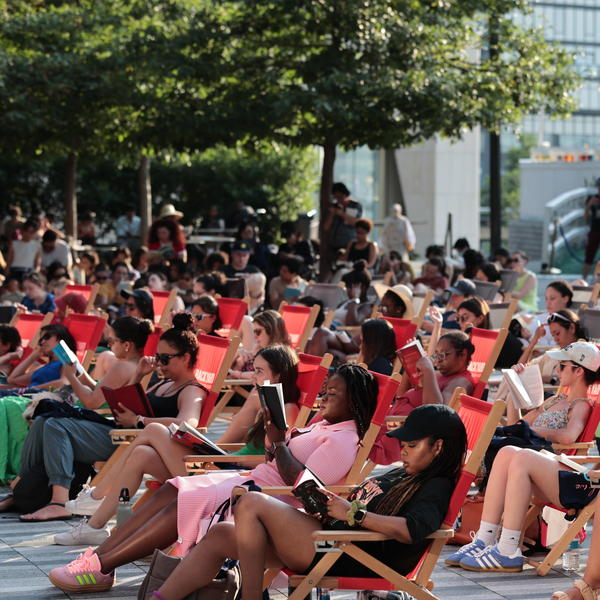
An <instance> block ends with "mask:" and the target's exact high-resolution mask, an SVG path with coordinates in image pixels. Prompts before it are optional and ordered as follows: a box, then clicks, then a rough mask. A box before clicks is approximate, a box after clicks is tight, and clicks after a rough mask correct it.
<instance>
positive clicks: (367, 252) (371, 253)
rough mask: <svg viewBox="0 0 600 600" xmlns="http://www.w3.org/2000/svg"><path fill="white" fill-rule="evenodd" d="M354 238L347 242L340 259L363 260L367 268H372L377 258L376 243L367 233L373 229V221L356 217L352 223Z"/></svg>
mask: <svg viewBox="0 0 600 600" xmlns="http://www.w3.org/2000/svg"><path fill="white" fill-rule="evenodd" d="M354 230H355V231H356V239H355V240H353V241H351V242H348V246H347V247H346V251H345V252H344V254H343V255H342V256H341V258H340V260H342V261H344V262H349V263H355V262H356V261H357V260H364V261H365V264H366V266H367V269H372V268H373V265H374V264H375V261H376V260H377V244H376V243H375V242H371V241H370V240H369V233H371V231H372V230H373V223H372V221H370V220H369V219H358V221H356V222H355V223H354Z"/></svg>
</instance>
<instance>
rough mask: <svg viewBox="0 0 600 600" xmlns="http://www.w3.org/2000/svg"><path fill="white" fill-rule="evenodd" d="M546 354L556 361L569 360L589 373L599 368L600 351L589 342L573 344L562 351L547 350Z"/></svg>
mask: <svg viewBox="0 0 600 600" xmlns="http://www.w3.org/2000/svg"><path fill="white" fill-rule="evenodd" d="M546 354H547V355H548V356H549V357H550V358H554V359H556V360H570V361H571V362H574V363H575V364H576V365H579V366H581V367H585V368H586V369H589V370H590V371H597V370H598V369H599V368H600V350H599V349H598V346H596V345H595V344H591V343H590V342H575V343H573V344H569V345H568V346H566V347H565V348H563V349H562V350H549V351H548V352H547V353H546Z"/></svg>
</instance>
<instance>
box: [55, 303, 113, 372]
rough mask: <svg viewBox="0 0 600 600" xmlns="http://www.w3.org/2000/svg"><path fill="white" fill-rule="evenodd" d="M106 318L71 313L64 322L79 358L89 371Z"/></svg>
mask: <svg viewBox="0 0 600 600" xmlns="http://www.w3.org/2000/svg"><path fill="white" fill-rule="evenodd" d="M106 318H107V317H106V316H102V317H97V316H93V315H79V314H77V313H71V314H70V315H68V316H67V317H66V318H65V320H64V321H63V325H64V326H65V327H66V328H67V329H68V330H69V331H70V332H71V335H72V336H73V337H74V338H75V343H76V344H77V358H79V362H80V363H81V364H82V365H83V368H84V369H85V370H86V371H87V369H88V367H89V366H90V364H91V362H92V358H93V357H94V354H95V353H96V348H97V346H98V344H99V343H100V339H101V338H102V332H103V331H104V326H105V325H106Z"/></svg>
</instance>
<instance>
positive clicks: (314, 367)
mask: <svg viewBox="0 0 600 600" xmlns="http://www.w3.org/2000/svg"><path fill="white" fill-rule="evenodd" d="M299 359H300V362H299V363H298V378H297V379H296V385H297V386H298V389H299V390H300V398H299V399H298V405H299V406H300V411H299V412H298V416H297V417H296V421H295V423H294V425H293V426H294V427H304V425H305V424H306V421H307V420H308V416H309V415H310V412H311V411H312V410H313V408H314V405H315V400H316V399H317V396H318V394H319V392H320V391H321V387H322V386H323V382H324V381H325V378H326V377H327V374H328V372H329V367H330V366H331V361H332V360H333V356H331V354H325V356H323V357H320V356H313V355H312V354H304V353H302V354H300V356H299Z"/></svg>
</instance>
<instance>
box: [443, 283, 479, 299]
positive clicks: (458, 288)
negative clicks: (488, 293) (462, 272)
mask: <svg viewBox="0 0 600 600" xmlns="http://www.w3.org/2000/svg"><path fill="white" fill-rule="evenodd" d="M448 290H449V291H450V292H452V293H453V294H459V295H460V296H475V295H476V294H477V288H476V287H475V284H474V283H473V282H472V281H471V280H470V279H459V280H458V281H456V282H455V283H454V285H451V286H450V287H449V288H448Z"/></svg>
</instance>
